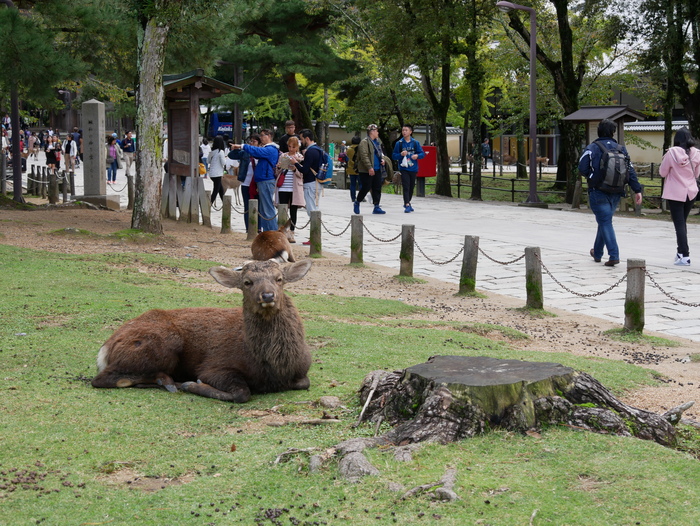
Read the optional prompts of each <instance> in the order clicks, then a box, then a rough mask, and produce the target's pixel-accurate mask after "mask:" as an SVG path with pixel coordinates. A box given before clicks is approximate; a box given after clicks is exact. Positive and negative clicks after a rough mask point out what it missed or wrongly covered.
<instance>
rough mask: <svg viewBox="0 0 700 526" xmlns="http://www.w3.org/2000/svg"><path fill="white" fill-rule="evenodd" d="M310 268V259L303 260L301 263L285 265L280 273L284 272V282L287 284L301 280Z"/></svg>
mask: <svg viewBox="0 0 700 526" xmlns="http://www.w3.org/2000/svg"><path fill="white" fill-rule="evenodd" d="M310 268H311V260H310V259H303V260H301V261H297V262H296V263H292V264H291V265H287V266H286V267H284V269H283V270H282V272H284V280H285V281H286V282H287V283H293V282H294V281H299V280H300V279H301V278H303V277H304V276H306V273H307V272H308V271H309V269H310Z"/></svg>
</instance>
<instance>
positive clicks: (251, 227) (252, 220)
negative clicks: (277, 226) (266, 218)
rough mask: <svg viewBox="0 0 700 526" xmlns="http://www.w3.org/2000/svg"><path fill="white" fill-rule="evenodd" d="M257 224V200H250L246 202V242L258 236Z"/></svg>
mask: <svg viewBox="0 0 700 526" xmlns="http://www.w3.org/2000/svg"><path fill="white" fill-rule="evenodd" d="M258 223H259V218H258V200H257V199H251V200H250V201H248V237H246V239H247V240H248V241H251V240H253V239H255V236H257V235H258Z"/></svg>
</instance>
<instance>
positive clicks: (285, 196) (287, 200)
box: [279, 192, 299, 232]
mask: <svg viewBox="0 0 700 526" xmlns="http://www.w3.org/2000/svg"><path fill="white" fill-rule="evenodd" d="M292 197H294V192H279V201H280V204H281V205H289V219H291V220H292V225H291V226H290V228H289V229H290V230H291V231H292V232H294V227H295V226H296V224H297V210H299V206H297V205H293V204H292Z"/></svg>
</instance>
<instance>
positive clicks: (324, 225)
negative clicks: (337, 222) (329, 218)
mask: <svg viewBox="0 0 700 526" xmlns="http://www.w3.org/2000/svg"><path fill="white" fill-rule="evenodd" d="M350 225H352V221H348V224H347V226H346V227H345V228H344V229H343V231H342V232H340V233H339V234H334V233H333V232H331V231H330V230H328V227H327V226H326V223H325V222H323V221H321V226H322V227H323V229H324V230H325V231H326V232H328V233H329V234H330V235H332V236H333V237H340V236H342V235H343V234H344V233H345V232H347V231H348V228H350Z"/></svg>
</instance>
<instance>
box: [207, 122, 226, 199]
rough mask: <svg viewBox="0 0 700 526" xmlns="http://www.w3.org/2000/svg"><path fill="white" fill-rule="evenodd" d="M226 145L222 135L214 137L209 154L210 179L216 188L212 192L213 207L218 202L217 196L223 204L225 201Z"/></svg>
mask: <svg viewBox="0 0 700 526" xmlns="http://www.w3.org/2000/svg"><path fill="white" fill-rule="evenodd" d="M225 149H226V145H225V144H224V138H223V137H222V136H221V135H217V136H216V137H214V143H213V144H212V147H211V152H209V157H208V159H207V162H208V164H209V178H210V179H211V182H212V183H214V188H213V189H212V191H211V204H212V205H213V204H214V202H215V201H216V196H217V195H218V196H219V197H221V201H222V203H223V200H224V185H223V184H222V178H223V176H224V169H225V168H224V167H225V157H224V150H225Z"/></svg>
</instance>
